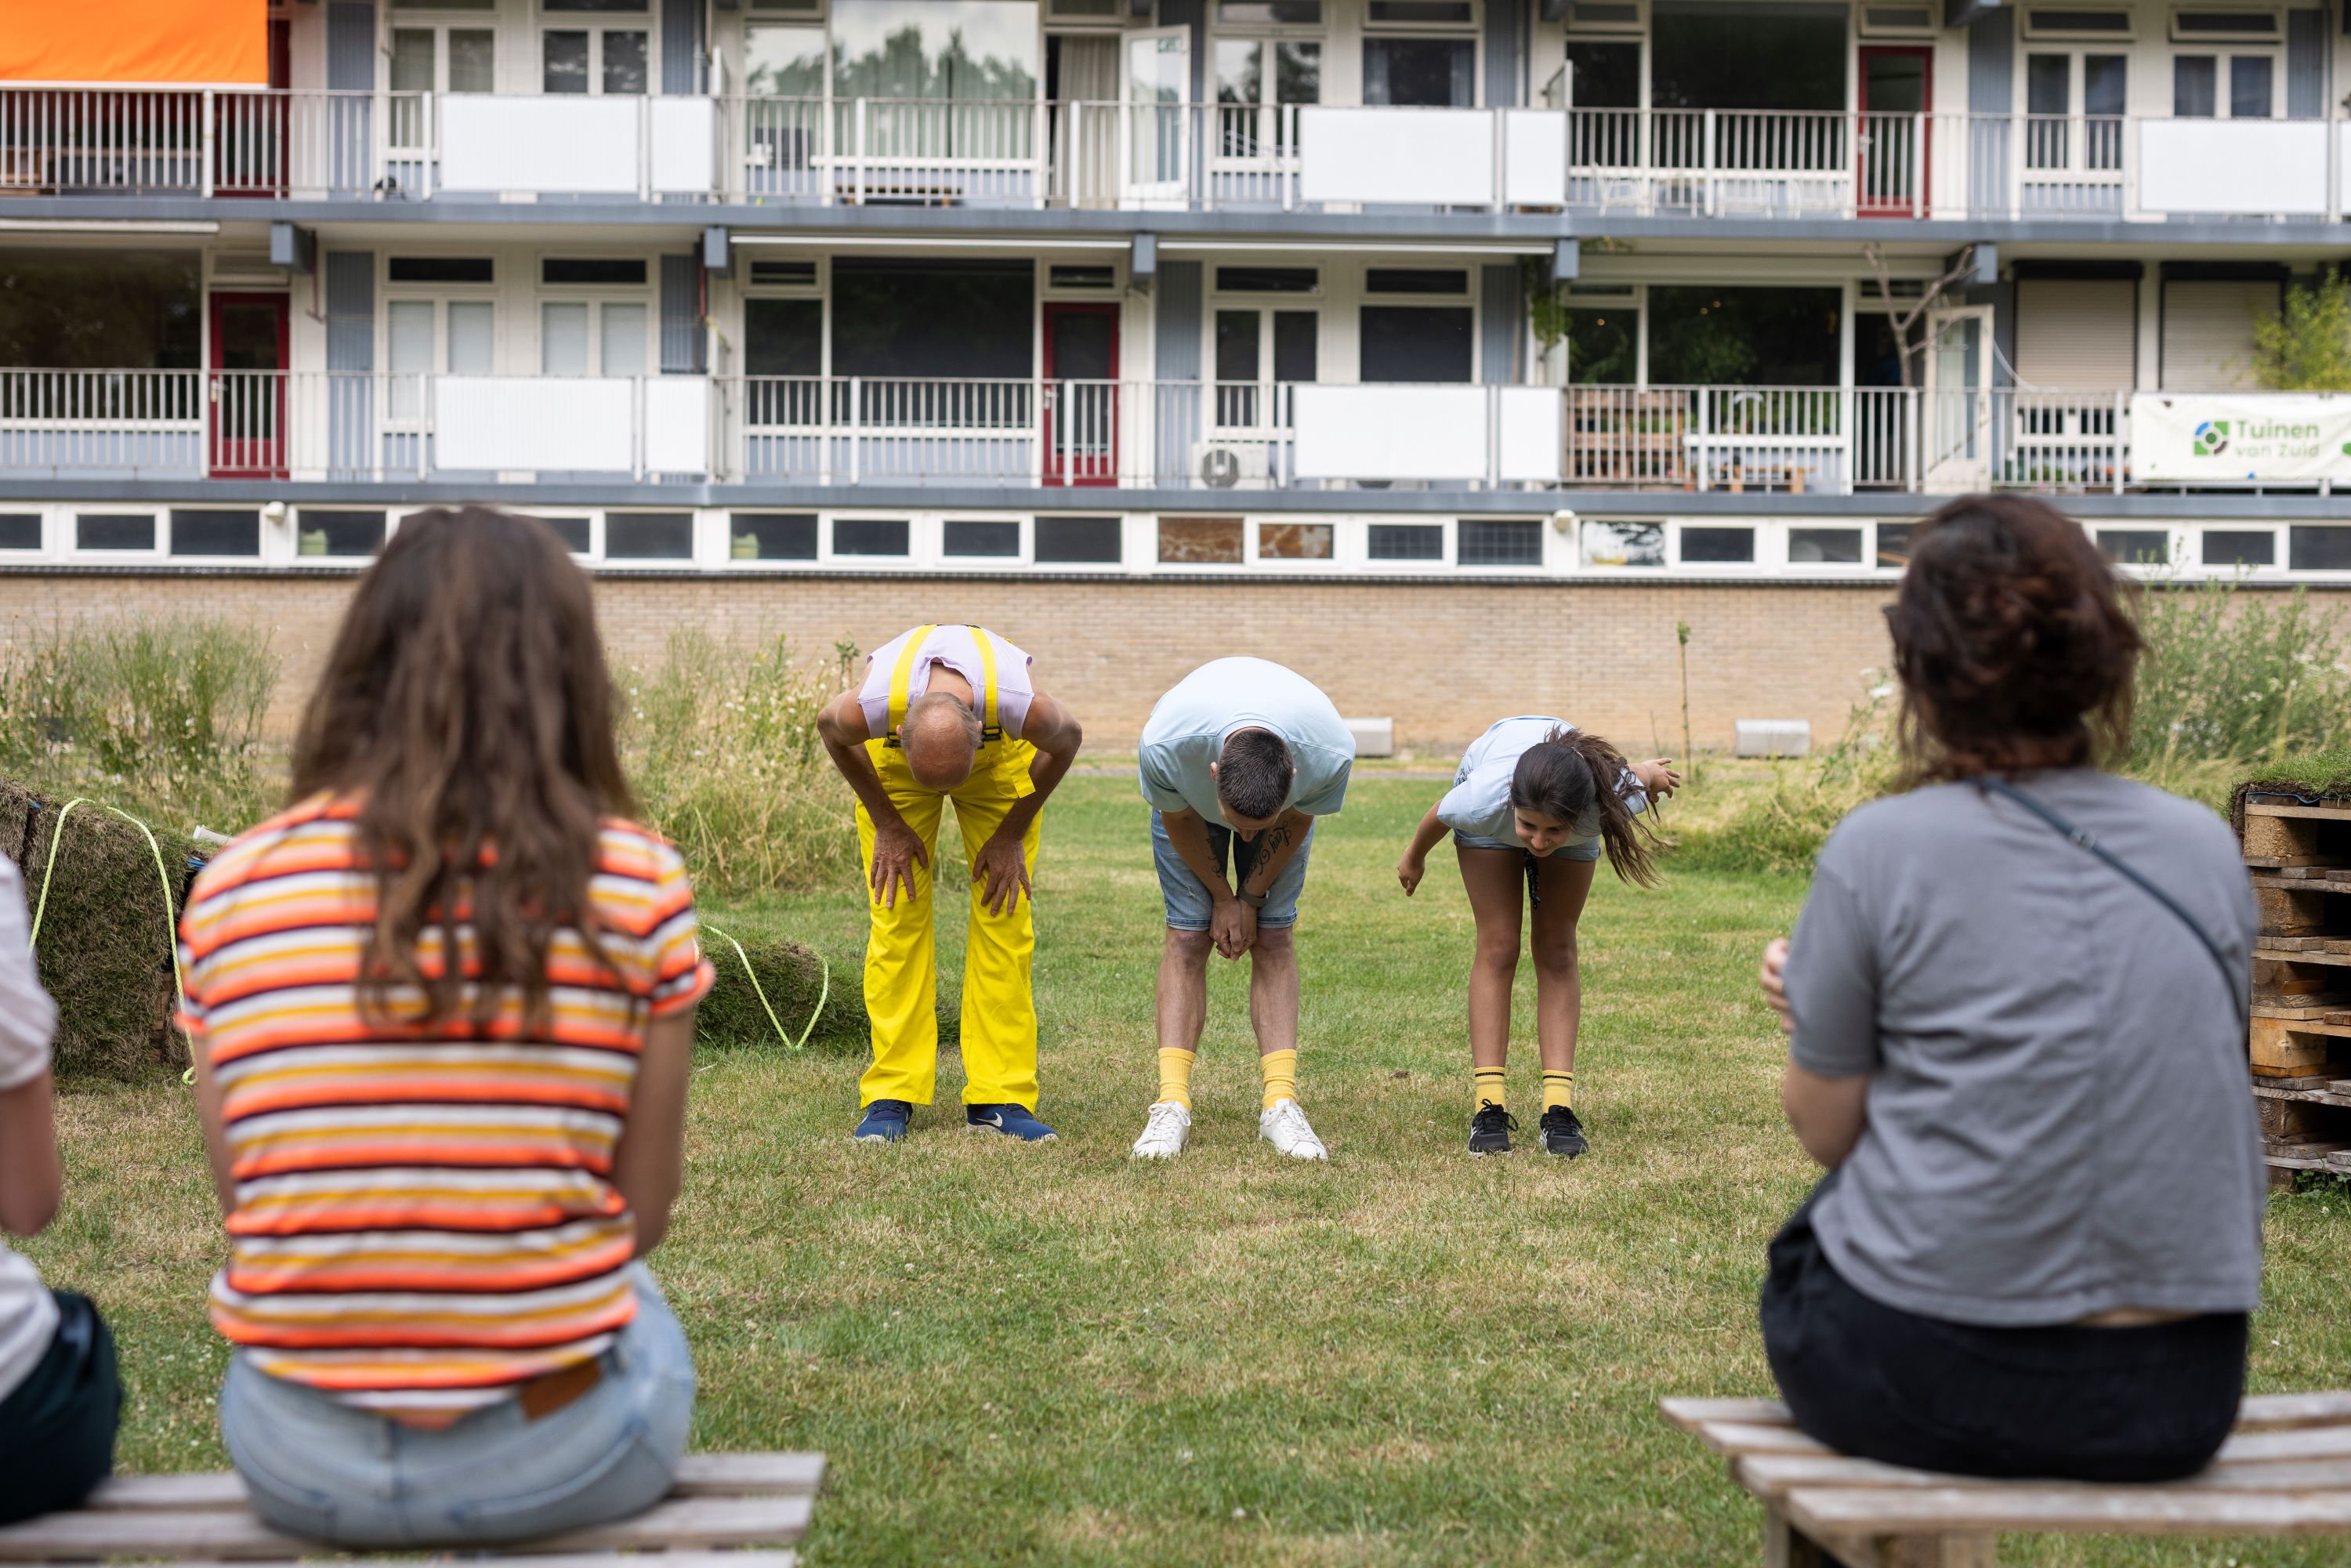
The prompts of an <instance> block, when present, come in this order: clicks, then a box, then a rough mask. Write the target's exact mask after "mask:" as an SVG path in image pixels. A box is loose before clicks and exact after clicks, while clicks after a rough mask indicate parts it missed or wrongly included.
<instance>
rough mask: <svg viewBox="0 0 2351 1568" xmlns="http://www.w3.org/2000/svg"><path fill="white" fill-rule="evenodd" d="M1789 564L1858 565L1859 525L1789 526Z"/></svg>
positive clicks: (1859, 556) (1859, 550)
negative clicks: (1856, 526)
mask: <svg viewBox="0 0 2351 1568" xmlns="http://www.w3.org/2000/svg"><path fill="white" fill-rule="evenodd" d="M1685 538H1687V536H1685ZM1684 548H1685V549H1687V546H1685V547H1684ZM1788 564H1789V565H1790V566H1859V565H1860V564H1861V530H1860V529H1859V528H1790V529H1789V530H1788Z"/></svg>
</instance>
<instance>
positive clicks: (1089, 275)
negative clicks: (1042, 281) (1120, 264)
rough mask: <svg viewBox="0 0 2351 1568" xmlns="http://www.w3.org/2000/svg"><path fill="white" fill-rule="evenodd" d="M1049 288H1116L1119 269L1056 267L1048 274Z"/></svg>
mask: <svg viewBox="0 0 2351 1568" xmlns="http://www.w3.org/2000/svg"><path fill="white" fill-rule="evenodd" d="M1046 278H1047V286H1048V287H1053V288H1115V287H1118V268H1116V267H1051V268H1049V269H1048V271H1047V274H1046Z"/></svg>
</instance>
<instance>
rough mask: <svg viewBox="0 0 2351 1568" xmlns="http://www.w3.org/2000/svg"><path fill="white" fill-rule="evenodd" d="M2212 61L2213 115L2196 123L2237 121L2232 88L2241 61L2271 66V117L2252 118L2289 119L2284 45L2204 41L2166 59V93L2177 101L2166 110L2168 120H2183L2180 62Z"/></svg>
mask: <svg viewBox="0 0 2351 1568" xmlns="http://www.w3.org/2000/svg"><path fill="white" fill-rule="evenodd" d="M2184 59H2208V60H2210V61H2211V62H2212V112H2211V114H2210V115H2209V116H2205V115H2197V116H2192V117H2190V118H2194V119H2199V120H2200V119H2208V118H2209V119H2212V120H2234V119H2236V118H2237V108H2236V98H2235V94H2234V92H2233V91H2232V90H2231V86H2230V78H2231V74H2232V67H2233V66H2234V63H2235V62H2236V61H2238V60H2241V59H2265V60H2267V61H2269V62H2270V109H2269V112H2268V113H2267V114H2262V115H2256V116H2252V117H2251V118H2253V119H2258V120H2282V119H2283V118H2284V117H2285V108H2284V99H2285V92H2286V86H2285V45H2284V44H2283V42H2282V41H2281V42H2279V43H2275V44H2267V43H2259V42H2253V43H2243V44H2240V43H2234V42H2231V40H2229V39H2227V38H2210V39H2201V40H2199V41H2198V42H2196V43H2193V44H2189V43H2185V42H2183V43H2180V44H2179V45H2178V46H2176V47H2173V48H2172V49H2171V50H2170V51H2169V52H2168V54H2166V55H2165V56H2164V57H2163V62H2164V65H2165V67H2166V77H2165V80H2164V83H2163V90H2164V92H2165V93H2166V95H2167V96H2171V97H2173V98H2174V101H2173V102H2172V103H2170V104H2169V105H2168V106H2167V107H2166V118H2169V119H2178V118H2180V116H2179V112H2178V110H2179V105H2178V102H2177V98H2176V95H2177V93H2178V91H2179V89H2178V86H2177V82H2178V78H2177V77H2176V76H2174V75H2172V74H2171V73H2172V72H2174V71H2176V70H2177V69H2178V67H2177V65H2176V64H2175V63H2174V62H2176V61H2179V60H2184Z"/></svg>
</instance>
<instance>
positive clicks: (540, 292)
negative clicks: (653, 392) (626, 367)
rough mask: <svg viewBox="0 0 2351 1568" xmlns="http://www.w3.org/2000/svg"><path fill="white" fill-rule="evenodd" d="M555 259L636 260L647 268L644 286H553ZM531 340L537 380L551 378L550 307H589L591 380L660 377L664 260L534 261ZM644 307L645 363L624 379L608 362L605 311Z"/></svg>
mask: <svg viewBox="0 0 2351 1568" xmlns="http://www.w3.org/2000/svg"><path fill="white" fill-rule="evenodd" d="M550 261H637V262H643V264H644V268H645V280H644V282H643V283H642V284H626V283H549V282H548V281H547V280H546V279H547V264H548V263H549V262H550ZM530 267H531V273H530V342H531V371H530V373H531V374H532V375H534V376H544V375H549V374H551V373H552V372H550V371H548V370H547V368H546V365H547V314H546V310H545V307H546V306H548V305H550V304H561V305H586V306H588V307H589V313H588V345H589V356H590V357H589V365H588V372H587V379H590V380H596V379H600V378H601V379H604V380H617V381H633V380H644V379H649V378H651V377H653V376H657V375H659V374H661V262H660V260H659V259H658V258H657V257H654V256H645V255H643V254H639V253H632V252H626V251H579V250H569V249H566V250H560V251H542V252H538V253H536V254H534V255H533V256H531V258H530ZM608 305H641V306H643V307H644V311H645V364H644V366H642V367H640V368H638V369H636V370H633V371H623V372H622V373H621V374H619V375H617V376H616V375H614V374H613V372H612V371H610V370H608V369H607V368H606V367H605V364H604V307H606V306H608Z"/></svg>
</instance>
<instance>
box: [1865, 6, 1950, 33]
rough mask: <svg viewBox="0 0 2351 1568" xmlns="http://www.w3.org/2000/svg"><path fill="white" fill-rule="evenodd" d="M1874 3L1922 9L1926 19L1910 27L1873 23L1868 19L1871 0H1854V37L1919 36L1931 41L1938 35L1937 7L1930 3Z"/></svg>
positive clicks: (1883, 7) (1884, 7)
mask: <svg viewBox="0 0 2351 1568" xmlns="http://www.w3.org/2000/svg"><path fill="white" fill-rule="evenodd" d="M1875 4H1876V7H1877V8H1879V9H1886V8H1890V7H1891V6H1893V5H1903V6H1905V7H1906V8H1912V9H1917V10H1920V11H1924V12H1925V13H1926V14H1927V20H1926V21H1925V22H1923V23H1921V24H1919V25H1918V26H1911V27H1905V26H1885V25H1883V24H1877V25H1873V24H1872V23H1871V22H1870V20H1869V13H1870V11H1871V9H1872V6H1873V0H1855V4H1854V12H1853V26H1854V35H1855V37H1862V38H1920V39H1926V40H1929V41H1931V40H1933V39H1934V38H1936V37H1938V36H1939V35H1940V33H1941V31H1942V28H1941V26H1940V25H1939V24H1938V21H1937V20H1936V18H1937V16H1938V11H1939V8H1938V7H1937V6H1935V5H1931V4H1924V3H1920V0H1875Z"/></svg>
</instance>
